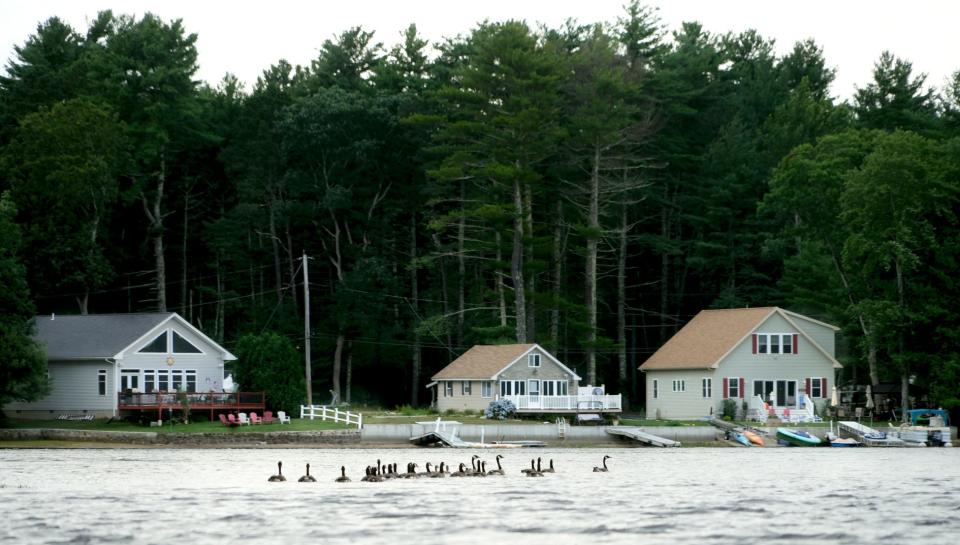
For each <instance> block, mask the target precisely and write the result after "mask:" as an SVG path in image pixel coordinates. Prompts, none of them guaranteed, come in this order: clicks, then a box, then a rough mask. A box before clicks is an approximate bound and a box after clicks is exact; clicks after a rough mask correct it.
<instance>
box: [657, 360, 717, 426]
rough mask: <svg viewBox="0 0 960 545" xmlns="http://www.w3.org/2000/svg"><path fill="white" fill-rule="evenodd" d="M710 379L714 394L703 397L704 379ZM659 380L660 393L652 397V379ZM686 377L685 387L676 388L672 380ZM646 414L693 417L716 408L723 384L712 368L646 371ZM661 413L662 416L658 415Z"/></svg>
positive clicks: (666, 416) (665, 417)
mask: <svg viewBox="0 0 960 545" xmlns="http://www.w3.org/2000/svg"><path fill="white" fill-rule="evenodd" d="M704 378H709V379H711V382H712V384H711V390H712V391H711V396H710V397H708V398H704V397H703V389H702V379H704ZM654 380H657V381H658V388H657V390H658V392H657V393H658V395H657V398H656V399H654V398H653V381H654ZM675 380H684V381H686V391H684V392H674V391H673V381H675ZM646 381H647V399H646V400H647V405H646V406H647V418H662V419H693V418H700V417H703V416H707V415H709V414H711V412H710V409H711V407H713V412H714V413H716V411H717V408H716V406H717V404H719V398H720V396H721V395H722V392H718V391H717V390H718V388H722V387H723V385H722V384H718V383H717V379H716V378H715V377H714V371H713V370H710V369H686V370H677V371H673V370H671V371H647V378H646ZM658 414H659V416H658Z"/></svg>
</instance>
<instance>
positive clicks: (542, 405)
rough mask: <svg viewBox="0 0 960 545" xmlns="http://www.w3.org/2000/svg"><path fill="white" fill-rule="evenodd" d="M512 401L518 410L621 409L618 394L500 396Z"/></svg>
mask: <svg viewBox="0 0 960 545" xmlns="http://www.w3.org/2000/svg"><path fill="white" fill-rule="evenodd" d="M500 398H501V399H504V400H508V401H512V402H513V404H514V405H516V406H517V410H519V411H531V410H532V411H537V410H544V411H577V410H581V411H619V410H621V409H622V407H623V405H622V400H621V396H620V394H617V395H599V396H594V395H591V396H543V395H541V396H532V395H510V396H500Z"/></svg>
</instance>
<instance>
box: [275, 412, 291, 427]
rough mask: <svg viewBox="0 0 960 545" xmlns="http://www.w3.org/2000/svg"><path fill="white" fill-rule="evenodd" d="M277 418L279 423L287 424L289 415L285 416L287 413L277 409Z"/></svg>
mask: <svg viewBox="0 0 960 545" xmlns="http://www.w3.org/2000/svg"><path fill="white" fill-rule="evenodd" d="M277 420H278V421H279V422H280V423H281V424H289V423H290V417H289V416H287V413H285V412H283V411H277Z"/></svg>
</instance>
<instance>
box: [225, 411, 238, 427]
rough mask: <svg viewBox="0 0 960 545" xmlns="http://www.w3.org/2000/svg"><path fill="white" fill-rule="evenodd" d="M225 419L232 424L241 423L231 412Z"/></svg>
mask: <svg viewBox="0 0 960 545" xmlns="http://www.w3.org/2000/svg"><path fill="white" fill-rule="evenodd" d="M227 420H228V421H229V422H230V424H231V425H233V426H239V425H240V424H241V422H240V421H239V420H237V417H235V416H234V415H233V413H230V414H228V415H227Z"/></svg>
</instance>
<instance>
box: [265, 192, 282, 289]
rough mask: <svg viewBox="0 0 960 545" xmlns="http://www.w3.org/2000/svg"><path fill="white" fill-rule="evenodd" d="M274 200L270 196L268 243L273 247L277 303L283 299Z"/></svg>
mask: <svg viewBox="0 0 960 545" xmlns="http://www.w3.org/2000/svg"><path fill="white" fill-rule="evenodd" d="M275 207H276V201H274V199H273V198H272V197H271V199H270V205H269V206H268V211H269V216H270V245H271V247H272V249H273V274H274V278H275V281H276V294H277V303H279V302H280V301H281V300H282V299H283V291H282V289H281V286H283V279H282V277H281V276H280V239H279V238H277V218H276V211H275Z"/></svg>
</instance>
